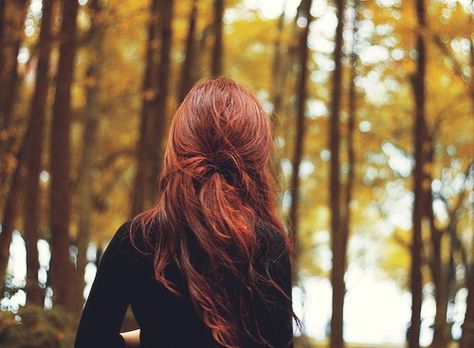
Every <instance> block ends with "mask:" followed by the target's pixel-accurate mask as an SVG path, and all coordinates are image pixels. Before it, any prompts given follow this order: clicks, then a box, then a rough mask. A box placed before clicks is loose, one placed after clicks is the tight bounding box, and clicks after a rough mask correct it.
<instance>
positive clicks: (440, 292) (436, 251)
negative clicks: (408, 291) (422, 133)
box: [423, 132, 449, 348]
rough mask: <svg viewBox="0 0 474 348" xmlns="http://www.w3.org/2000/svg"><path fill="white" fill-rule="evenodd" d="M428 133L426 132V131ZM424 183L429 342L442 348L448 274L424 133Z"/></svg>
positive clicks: (429, 142) (431, 151)
mask: <svg viewBox="0 0 474 348" xmlns="http://www.w3.org/2000/svg"><path fill="white" fill-rule="evenodd" d="M427 133H428V132H427ZM424 150H425V153H424V156H425V157H424V163H425V164H426V165H425V171H424V173H423V174H424V175H425V178H424V185H423V187H424V188H425V191H426V192H425V197H426V201H425V208H426V217H427V219H428V220H429V225H430V237H431V258H430V269H431V274H432V278H433V285H434V290H435V302H436V315H435V319H434V333H433V341H432V344H431V347H432V348H444V347H446V346H447V343H448V342H447V341H448V337H449V330H448V329H449V328H448V325H447V321H446V319H447V318H446V317H447V310H448V287H449V281H448V278H447V277H448V275H447V270H446V265H445V263H444V262H443V257H442V255H443V253H442V250H441V249H442V245H443V233H442V231H440V230H439V229H438V228H437V227H436V225H435V216H434V211H433V191H432V189H431V182H432V173H431V168H433V164H434V148H433V139H431V137H429V136H428V134H426V140H425V145H424Z"/></svg>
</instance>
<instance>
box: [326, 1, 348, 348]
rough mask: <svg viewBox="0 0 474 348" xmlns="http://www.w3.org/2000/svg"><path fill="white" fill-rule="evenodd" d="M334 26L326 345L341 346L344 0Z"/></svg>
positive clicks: (343, 290)
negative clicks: (329, 291) (329, 304)
mask: <svg viewBox="0 0 474 348" xmlns="http://www.w3.org/2000/svg"><path fill="white" fill-rule="evenodd" d="M335 3H336V14H337V19H338V22H337V27H336V38H335V41H336V44H335V48H334V64H335V67H334V72H333V76H332V93H331V95H332V103H331V114H330V123H329V149H330V151H331V164H330V172H329V177H330V179H329V206H330V212H331V213H330V214H331V250H332V269H331V284H332V317H331V337H330V345H329V346H330V348H343V347H344V339H343V308H344V295H345V286H344V269H345V265H344V260H345V253H346V251H345V250H344V245H345V242H344V237H343V236H342V234H341V232H342V230H341V211H340V186H341V183H340V160H339V142H340V134H339V114H340V110H341V89H342V61H341V59H342V46H343V37H342V32H343V28H344V7H345V1H344V0H335Z"/></svg>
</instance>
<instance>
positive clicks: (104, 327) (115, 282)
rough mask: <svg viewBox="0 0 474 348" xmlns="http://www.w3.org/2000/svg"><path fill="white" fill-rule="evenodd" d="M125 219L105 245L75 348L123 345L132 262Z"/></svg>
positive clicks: (121, 346) (80, 323) (111, 347)
mask: <svg viewBox="0 0 474 348" xmlns="http://www.w3.org/2000/svg"><path fill="white" fill-rule="evenodd" d="M128 226H129V224H128V221H127V222H126V223H124V224H122V226H120V228H119V229H118V230H117V232H116V233H115V235H114V237H113V238H112V240H111V241H110V243H109V245H108V246H107V248H106V250H105V251H104V254H103V255H102V259H101V260H100V263H99V267H98V269H97V273H96V276H95V279H94V282H93V284H92V287H91V291H90V293H89V297H88V298H87V301H86V304H85V306H84V309H83V311H82V316H81V319H80V322H79V328H78V331H77V333H76V340H75V344H74V347H75V348H94V347H107V348H124V347H125V342H124V340H123V338H122V336H121V335H120V327H121V325H122V321H123V318H124V316H125V312H126V310H127V307H128V304H129V303H130V298H129V293H130V292H129V285H128V284H130V283H131V281H132V280H131V279H130V276H131V274H132V272H131V269H130V268H131V263H130V258H129V257H128V256H127V253H125V252H124V249H125V248H126V247H124V246H126V244H127V243H128Z"/></svg>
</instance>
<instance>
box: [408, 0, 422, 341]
mask: <svg viewBox="0 0 474 348" xmlns="http://www.w3.org/2000/svg"><path fill="white" fill-rule="evenodd" d="M416 13H417V19H418V28H417V33H416V35H417V39H416V48H417V52H418V57H417V61H416V74H415V76H414V78H413V92H414V97H415V122H414V127H413V144H414V152H415V154H414V157H415V168H414V173H413V174H414V177H413V192H414V197H415V198H414V203H413V239H412V243H411V248H412V250H411V268H410V288H411V293H412V302H411V310H412V313H411V322H410V329H409V332H408V335H407V336H408V348H419V347H420V327H421V317H420V315H421V304H422V301H423V297H422V296H423V295H422V278H421V250H422V247H423V246H422V238H421V233H422V219H423V215H424V212H425V207H424V205H425V203H426V200H425V198H424V197H423V196H424V193H423V179H424V173H423V166H424V154H423V144H424V143H425V136H426V129H425V128H426V122H425V70H426V63H425V41H424V38H423V35H422V30H423V28H425V4H424V0H417V1H416Z"/></svg>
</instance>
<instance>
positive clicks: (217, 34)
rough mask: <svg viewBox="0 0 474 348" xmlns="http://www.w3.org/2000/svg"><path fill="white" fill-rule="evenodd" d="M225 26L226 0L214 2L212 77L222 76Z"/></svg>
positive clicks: (215, 0)
mask: <svg viewBox="0 0 474 348" xmlns="http://www.w3.org/2000/svg"><path fill="white" fill-rule="evenodd" d="M223 25H224V0H214V23H213V28H212V29H213V33H214V46H213V47H212V56H211V77H216V76H219V75H221V74H222V72H223V68H222V51H223V42H222V41H223V40H222V36H223Z"/></svg>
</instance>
